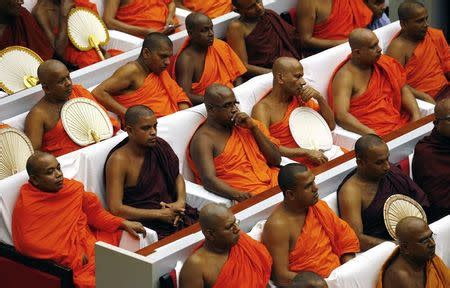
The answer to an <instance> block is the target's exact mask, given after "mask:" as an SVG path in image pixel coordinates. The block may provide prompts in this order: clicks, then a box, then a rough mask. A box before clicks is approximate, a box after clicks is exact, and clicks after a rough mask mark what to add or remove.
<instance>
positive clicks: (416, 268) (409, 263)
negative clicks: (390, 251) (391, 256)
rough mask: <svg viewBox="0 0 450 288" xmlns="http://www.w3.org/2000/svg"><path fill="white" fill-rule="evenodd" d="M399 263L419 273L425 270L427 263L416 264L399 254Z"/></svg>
mask: <svg viewBox="0 0 450 288" xmlns="http://www.w3.org/2000/svg"><path fill="white" fill-rule="evenodd" d="M399 261H403V262H405V263H406V264H407V266H409V267H411V269H412V270H413V271H415V272H420V271H423V270H424V269H425V266H426V265H427V262H418V261H416V260H414V259H411V258H410V257H408V255H403V254H400V256H399Z"/></svg>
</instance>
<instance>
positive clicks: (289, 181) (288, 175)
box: [278, 163, 308, 194]
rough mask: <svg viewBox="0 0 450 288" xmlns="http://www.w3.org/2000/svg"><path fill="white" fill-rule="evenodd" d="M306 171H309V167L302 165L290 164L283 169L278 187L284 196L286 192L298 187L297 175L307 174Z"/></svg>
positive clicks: (279, 175)
mask: <svg viewBox="0 0 450 288" xmlns="http://www.w3.org/2000/svg"><path fill="white" fill-rule="evenodd" d="M306 171H308V167H306V166H305V165H303V164H300V163H290V164H287V165H285V166H283V167H281V169H280V172H279V173H278V185H279V186H280V188H281V190H282V191H283V194H284V193H285V192H286V190H292V189H294V188H295V187H296V185H297V178H296V176H297V174H300V173H305V172H306Z"/></svg>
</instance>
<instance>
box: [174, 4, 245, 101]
mask: <svg viewBox="0 0 450 288" xmlns="http://www.w3.org/2000/svg"><path fill="white" fill-rule="evenodd" d="M185 23H186V29H187V32H188V35H189V37H188V38H187V39H186V41H185V42H184V44H183V46H182V47H181V49H180V50H179V51H178V54H177V55H176V56H175V59H174V60H173V62H174V63H175V65H173V68H172V77H173V78H175V79H176V81H177V83H178V84H179V85H180V86H181V87H182V88H183V90H184V91H185V92H186V94H187V95H188V96H189V99H190V100H191V102H192V103H193V104H194V105H196V104H201V103H203V94H205V90H206V87H208V86H209V85H211V84H213V83H219V84H222V85H226V86H228V87H230V88H233V87H234V86H235V85H239V84H241V83H242V79H241V77H240V76H241V75H242V74H244V73H245V72H246V71H247V69H246V68H245V66H244V64H243V63H242V61H241V59H240V58H239V57H238V56H237V55H236V53H234V51H233V49H231V47H230V46H228V44H227V43H226V42H224V41H222V40H220V39H216V38H214V31H213V24H212V22H211V19H210V18H209V17H208V16H205V15H203V14H200V13H191V14H189V15H188V16H187V17H186V22H185Z"/></svg>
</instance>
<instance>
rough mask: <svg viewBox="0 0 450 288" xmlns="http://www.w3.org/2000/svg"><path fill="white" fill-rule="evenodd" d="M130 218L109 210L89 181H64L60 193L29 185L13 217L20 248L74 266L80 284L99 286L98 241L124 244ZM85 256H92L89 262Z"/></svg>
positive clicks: (75, 279)
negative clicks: (124, 225)
mask: <svg viewBox="0 0 450 288" xmlns="http://www.w3.org/2000/svg"><path fill="white" fill-rule="evenodd" d="M123 221H124V220H123V219H122V218H119V217H116V216H113V215H111V214H110V213H108V212H106V211H105V210H104V209H103V207H102V205H101V203H100V201H99V199H98V198H97V196H96V195H95V194H94V193H91V192H85V191H84V188H83V184H82V183H80V182H78V181H76V180H70V179H64V186H63V188H62V189H61V190H59V191H58V192H55V193H53V192H44V191H41V190H39V189H38V188H36V187H34V186H32V185H31V184H30V183H26V184H24V185H23V186H22V187H21V189H20V195H19V197H18V199H17V202H16V205H15V208H14V212H13V215H12V236H13V242H14V247H15V248H16V249H17V250H18V251H19V252H20V253H23V254H25V255H27V256H31V257H34V258H38V259H48V260H52V261H54V262H56V263H57V264H60V265H63V266H67V267H70V268H71V269H72V270H73V278H74V283H75V285H76V287H95V255H94V244H95V242H96V241H105V242H108V243H110V244H112V245H118V244H119V241H120V237H121V235H122V231H120V230H118V229H119V227H120V225H121V224H122V222H123ZM83 256H86V257H87V258H88V262H87V264H85V265H83V264H82V263H83Z"/></svg>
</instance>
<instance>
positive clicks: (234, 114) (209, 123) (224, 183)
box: [188, 84, 281, 201]
mask: <svg viewBox="0 0 450 288" xmlns="http://www.w3.org/2000/svg"><path fill="white" fill-rule="evenodd" d="M236 104H238V102H236V98H235V96H234V93H233V91H232V90H231V89H230V88H228V87H226V86H223V85H220V84H213V85H211V86H209V87H208V88H207V89H206V93H205V105H206V111H207V113H208V117H207V119H206V122H205V123H204V124H203V125H202V126H201V127H200V128H199V129H198V130H197V131H196V132H195V134H194V136H193V137H192V140H191V143H190V146H189V153H188V161H189V166H190V167H191V169H192V170H193V172H194V175H195V178H196V182H197V183H202V184H203V185H204V187H205V189H206V190H208V191H211V192H212V193H215V194H217V195H219V196H222V197H226V198H228V199H232V200H236V201H242V200H245V199H247V198H249V197H251V196H252V195H256V194H258V193H261V192H263V191H265V190H268V189H269V188H272V187H275V186H276V185H277V175H278V168H276V167H274V166H278V165H279V164H280V162H281V156H280V152H279V149H278V144H279V142H278V141H277V140H276V139H274V138H272V137H270V135H269V132H268V131H267V129H265V127H264V126H263V125H262V124H261V122H259V121H257V120H254V119H252V118H250V117H249V116H248V115H247V114H245V113H243V112H239V110H238V109H237V107H236Z"/></svg>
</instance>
